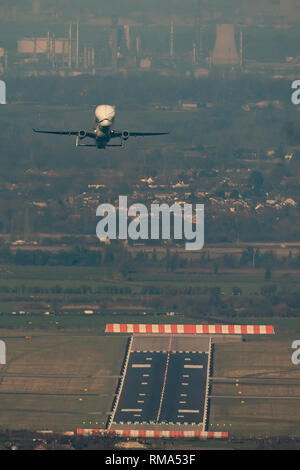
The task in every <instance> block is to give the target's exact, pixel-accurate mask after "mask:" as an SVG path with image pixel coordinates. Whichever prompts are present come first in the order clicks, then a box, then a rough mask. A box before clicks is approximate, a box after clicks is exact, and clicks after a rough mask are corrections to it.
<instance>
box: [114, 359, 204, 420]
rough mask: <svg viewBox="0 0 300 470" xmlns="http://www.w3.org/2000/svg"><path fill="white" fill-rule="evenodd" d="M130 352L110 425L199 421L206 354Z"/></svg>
mask: <svg viewBox="0 0 300 470" xmlns="http://www.w3.org/2000/svg"><path fill="white" fill-rule="evenodd" d="M167 357H168V353H167V352H131V354H130V358H129V362H128V368H127V373H126V377H125V380H124V385H123V389H122V393H121V396H120V400H119V403H118V407H117V410H116V413H115V416H114V424H142V423H144V424H146V423H147V424H159V423H162V424H167V423H168V424H192V423H194V424H201V423H203V420H204V407H205V394H206V382H207V365H208V353H197V352H184V351H183V352H171V353H170V355H169V362H168V367H166V366H167Z"/></svg>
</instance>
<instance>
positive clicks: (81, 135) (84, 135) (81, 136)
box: [78, 129, 86, 139]
mask: <svg viewBox="0 0 300 470" xmlns="http://www.w3.org/2000/svg"><path fill="white" fill-rule="evenodd" d="M78 136H79V138H80V139H84V138H85V137H86V131H85V130H84V129H82V130H81V131H79V132H78Z"/></svg>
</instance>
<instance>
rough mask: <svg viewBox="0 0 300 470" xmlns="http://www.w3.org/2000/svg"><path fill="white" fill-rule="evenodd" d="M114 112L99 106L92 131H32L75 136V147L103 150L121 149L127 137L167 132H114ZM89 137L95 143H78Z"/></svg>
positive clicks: (112, 107)
mask: <svg viewBox="0 0 300 470" xmlns="http://www.w3.org/2000/svg"><path fill="white" fill-rule="evenodd" d="M115 116H116V110H115V107H114V106H109V105H101V106H97V108H96V110H95V128H94V129H93V130H92V131H87V130H85V129H82V130H80V131H42V130H37V129H32V130H33V131H34V132H37V133H40V134H57V135H74V136H76V147H97V148H98V149H105V148H106V147H123V146H124V142H126V141H127V140H128V139H129V137H145V136H155V135H166V134H168V132H129V131H116V130H113V129H112V128H111V127H112V125H113V123H114V120H115ZM86 137H89V138H90V139H93V140H94V141H95V143H94V144H81V143H80V142H81V141H82V140H83V139H85V138H86ZM115 138H119V139H120V141H121V143H120V144H112V145H109V142H110V140H111V139H115Z"/></svg>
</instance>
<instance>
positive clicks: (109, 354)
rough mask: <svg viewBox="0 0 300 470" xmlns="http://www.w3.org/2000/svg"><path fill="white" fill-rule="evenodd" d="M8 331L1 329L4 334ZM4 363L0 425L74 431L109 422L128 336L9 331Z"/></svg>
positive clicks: (1, 372)
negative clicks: (14, 332)
mask: <svg viewBox="0 0 300 470" xmlns="http://www.w3.org/2000/svg"><path fill="white" fill-rule="evenodd" d="M3 333H5V332H1V334H2V337H3V336H4V334H3ZM5 342H6V347H7V365H6V366H0V374H1V376H0V428H1V429H25V428H26V429H53V430H58V431H60V430H61V431H63V430H73V429H75V428H76V427H80V426H84V425H88V426H95V427H101V426H103V425H104V424H103V423H105V422H106V419H107V412H108V411H109V410H110V407H111V404H112V399H113V395H114V393H115V390H116V384H117V380H118V376H119V374H120V370H121V364H122V361H123V356H124V350H125V344H126V338H125V337H104V336H92V335H90V334H87V335H86V336H84V335H60V334H52V335H51V334H50V335H47V334H45V333H43V332H38V333H36V334H35V335H34V336H31V337H30V338H29V339H26V338H25V336H24V332H22V331H18V336H16V335H14V336H12V335H10V336H5Z"/></svg>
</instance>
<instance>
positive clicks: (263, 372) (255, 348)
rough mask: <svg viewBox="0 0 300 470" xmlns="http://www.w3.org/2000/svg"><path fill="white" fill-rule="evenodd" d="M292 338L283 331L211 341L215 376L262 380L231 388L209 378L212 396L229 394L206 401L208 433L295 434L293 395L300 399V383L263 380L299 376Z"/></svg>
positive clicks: (297, 412) (299, 417) (298, 431)
mask: <svg viewBox="0 0 300 470" xmlns="http://www.w3.org/2000/svg"><path fill="white" fill-rule="evenodd" d="M294 339H295V335H294V336H289V335H286V336H278V337H276V336H274V337H270V338H265V337H260V338H258V339H256V338H251V340H249V341H247V340H246V342H241V343H230V344H229V343H228V344H225V343H222V344H221V343H220V344H216V345H215V350H214V356H213V357H214V359H213V365H214V366H213V376H214V377H234V378H250V377H252V378H260V379H262V383H261V384H243V383H240V384H239V385H238V386H236V384H235V383H232V384H219V383H213V382H212V386H211V394H212V395H227V396H228V398H221V397H220V398H212V399H211V400H210V413H209V426H208V428H209V430H210V431H218V430H219V431H221V430H226V431H229V433H230V436H231V437H237V438H240V437H241V438H242V437H243V438H249V437H272V436H281V437H285V436H290V437H300V428H299V422H300V406H299V405H300V401H299V399H292V397H295V396H298V397H299V395H300V393H299V385H298V386H297V385H291V384H285V383H284V380H283V381H282V383H280V384H278V385H270V383H268V380H266V381H263V378H272V377H273V378H274V377H280V378H281V379H284V378H289V379H291V378H292V379H299V380H300V368H299V366H295V365H293V364H292V362H291V354H292V349H291V344H292V341H293V340H294ZM239 392H240V393H239ZM247 396H248V397H249V396H258V397H261V398H257V399H255V398H252V399H251V398H248V399H247ZM230 397H232V398H230ZM272 397H282V398H281V399H278V398H276V399H275V398H272ZM283 397H290V398H288V399H287V398H283Z"/></svg>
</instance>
